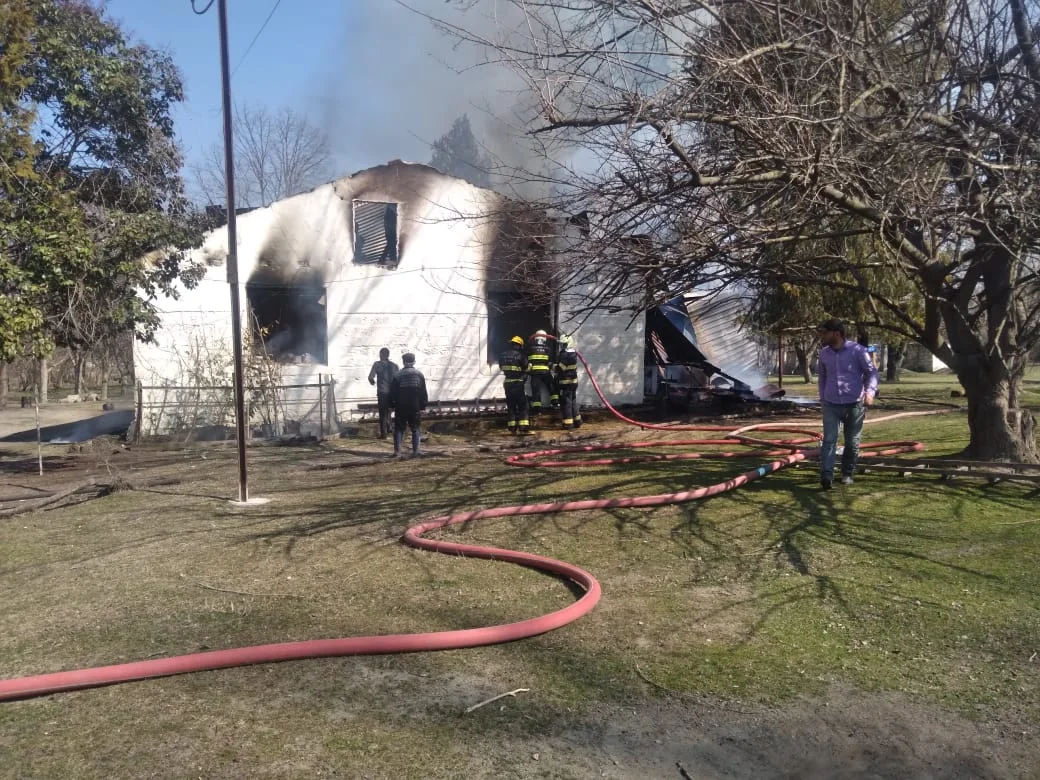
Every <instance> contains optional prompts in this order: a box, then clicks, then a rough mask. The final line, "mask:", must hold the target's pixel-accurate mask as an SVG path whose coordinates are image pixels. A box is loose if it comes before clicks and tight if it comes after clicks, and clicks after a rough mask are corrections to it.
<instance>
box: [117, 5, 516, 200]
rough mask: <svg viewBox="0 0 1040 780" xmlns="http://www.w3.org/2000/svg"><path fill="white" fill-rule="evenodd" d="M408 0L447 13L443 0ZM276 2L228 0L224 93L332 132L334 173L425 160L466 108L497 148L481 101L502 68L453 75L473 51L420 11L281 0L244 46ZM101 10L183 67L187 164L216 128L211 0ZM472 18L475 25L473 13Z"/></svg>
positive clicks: (179, 113)
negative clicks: (228, 76)
mask: <svg viewBox="0 0 1040 780" xmlns="http://www.w3.org/2000/svg"><path fill="white" fill-rule="evenodd" d="M412 1H413V4H414V5H416V6H419V7H421V8H424V9H428V10H431V11H433V12H435V13H451V9H450V7H449V6H447V5H446V4H445V3H444V2H443V0H412ZM205 3H206V0H196V4H197V5H198V6H199V7H203V6H204V5H205ZM274 7H275V0H229V2H228V29H229V33H228V34H229V42H230V52H231V58H230V61H231V67H232V69H233V70H234V69H235V68H236V67H237V71H236V72H235V75H234V78H233V81H232V96H233V98H234V100H235V101H236V102H241V103H247V104H250V105H252V106H266V107H268V108H271V109H274V110H277V109H279V108H282V107H283V106H287V107H291V108H293V109H295V110H298V111H301V112H304V113H306V114H307V115H308V116H309V117H310V118H311V120H312V121H313V122H314V123H315V124H317V125H319V126H321V127H322V128H324V129H325V130H326V131H327V132H328V133H329V136H330V139H331V141H332V146H333V151H334V154H335V157H336V160H335V164H336V168H337V169H338V173H340V174H346V173H351V172H353V171H356V170H360V169H362V168H366V167H369V166H371V165H377V164H380V163H384V162H386V161H388V160H391V159H395V158H401V159H405V160H412V161H417V162H426V161H427V160H428V159H429V157H430V150H429V144H430V143H431V142H432V141H433V140H435V139H436V138H437V137H439V136H440V135H441V134H442V133H444V132H445V131H447V129H448V128H449V127H450V126H451V123H452V121H453V120H454V119H455V118H456V117H457V116H459V115H460V114H462V113H464V112H465V113H468V114H469V116H470V118H471V120H472V123H473V125H474V129H475V130H476V132H477V133H478V135H483V136H484V137H485V138H486V139H487V142H488V143H489V144H490V145H492V146H494V145H495V143H494V140H495V139H493V138H488V136H494V135H495V134H496V128H500V126H499V125H498V124H497V123H496V122H495V121H494V120H492V119H491V115H492V114H495V113H498V112H497V111H496V107H493V106H490V105H489V102H491V103H499V104H501V103H502V98H503V95H505V94H506V93H505V91H504V90H503V89H502V79H504V78H508V77H507V75H506V74H505V73H504V72H501V71H495V72H493V71H490V70H488V69H480V70H479V71H469V72H467V73H465V74H461V75H460V74H458V73H456V71H455V69H454V66H455V65H457V64H458V62H459V60H458V58H459V57H460V56H468V57H470V58H472V56H473V55H472V53H470V54H467V55H460V54H459V53H458V52H456V51H453V49H452V42H450V41H448V40H446V39H445V38H443V37H442V36H441V35H440V34H439V33H437V32H436V31H434V29H433V27H432V26H431V24H430V23H429V21H427V20H426V19H424V18H422V17H421V16H418V15H416V14H414V13H412V12H410V11H409V10H407V9H406V8H404V7H402V6H401V5H400V4H398V3H396V2H394V0H282V2H281V3H280V4H278V7H277V9H276V10H275V12H274V16H273V17H272V18H271V21H270V23H269V24H268V25H267V27H266V28H265V29H264V30H263V32H262V34H261V35H260V37H259V39H258V40H257V41H256V43H255V44H254V45H253V48H252V49H251V50H250V51H249V52H248V54H246V49H247V47H248V46H249V43H250V41H252V39H253V37H254V36H255V35H256V34H257V32H258V31H259V30H260V28H261V27H262V25H263V24H264V20H265V19H266V18H267V16H268V14H269V13H271V11H272V9H273V8H274ZM106 8H107V13H108V15H109V16H110V17H112V18H113V19H116V20H117V21H119V22H120V23H121V24H122V26H123V28H124V29H125V30H126V31H127V32H128V33H129V35H130V37H131V38H132V39H134V40H138V41H141V42H143V43H147V44H149V45H151V46H153V47H156V48H164V49H167V50H169V51H170V53H171V54H172V56H173V58H174V61H175V62H176V63H177V65H178V66H179V67H180V69H181V71H182V73H183V75H184V82H185V91H186V94H187V99H186V101H185V103H183V104H181V105H180V106H178V107H177V109H176V112H175V118H176V122H177V133H178V136H179V139H180V142H181V145H182V147H183V149H184V152H185V156H186V159H187V162H188V163H191V162H192V161H195V160H197V159H198V158H199V157H200V156H201V154H202V152H203V151H204V150H205V149H206V148H207V147H208V146H210V145H211V144H214V143H219V142H220V140H221V132H222V117H221V93H220V59H219V48H218V32H217V15H216V4H214V6H213V8H212V9H211V10H210V11H209V13H207V14H205V15H202V16H199V15H197V14H195V13H194V12H193V11H192V9H191V2H190V0H108V2H107V3H106ZM469 23H471V24H472V25H475V26H478V27H479V26H480V25H482V24H484V22H483V21H482V20H481V18H480V17H479V16H477V15H474V14H470V16H469ZM243 55H245V56H244V57H243ZM453 58H454V64H453V66H452V67H449V66H448V65H447V64H445V63H446V61H447V60H452V59H453ZM499 134H500V130H499ZM188 178H189V179H190V177H188ZM189 183H190V182H189Z"/></svg>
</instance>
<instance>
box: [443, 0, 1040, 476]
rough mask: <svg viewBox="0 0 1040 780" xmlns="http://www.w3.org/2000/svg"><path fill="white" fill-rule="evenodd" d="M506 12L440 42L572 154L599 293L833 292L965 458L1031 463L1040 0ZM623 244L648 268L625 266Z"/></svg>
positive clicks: (569, 188)
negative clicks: (517, 87) (951, 428)
mask: <svg viewBox="0 0 1040 780" xmlns="http://www.w3.org/2000/svg"><path fill="white" fill-rule="evenodd" d="M513 4H514V5H515V6H516V7H517V9H518V11H519V12H520V13H522V15H523V18H524V22H523V25H522V26H520V27H518V28H516V29H514V30H502V31H501V36H500V37H499V38H498V39H496V40H489V39H487V38H486V37H484V36H477V35H472V34H470V33H468V32H467V31H466V30H464V29H460V28H458V27H456V28H454V29H453V30H452V32H453V33H454V34H455V35H458V36H460V37H462V38H464V39H466V40H469V41H471V42H473V43H476V44H479V45H480V46H481V47H483V48H484V50H488V51H491V52H492V58H493V59H495V60H497V61H507V62H509V63H512V64H513V65H514V66H515V67H516V68H517V69H518V71H519V72H520V74H521V76H522V77H523V78H525V79H526V82H527V83H528V84H529V85H530V87H531V89H532V90H533V91H534V92H535V93H536V94H537V96H538V99H539V101H540V105H541V107H542V108H541V117H540V121H539V123H538V126H537V127H535V128H534V132H535V133H537V134H539V135H542V136H546V137H551V138H553V139H555V141H556V143H557V148H564V149H566V150H567V152H569V153H570V155H571V156H570V157H565V158H563V165H564V167H565V169H566V170H567V176H566V180H565V181H561V182H559V186H558V191H559V192H561V193H563V196H562V197H561V198H560V199H559V201H558V203H557V204H556V205H560V206H562V207H564V208H567V209H569V210H570V211H572V213H573V212H575V211H578V210H587V211H588V212H589V213H590V214H591V215H593V216H594V217H595V219H596V221H597V223H598V225H599V226H600V231H599V233H598V235H594V240H592V241H590V242H589V244H588V251H589V253H590V259H591V260H592V261H593V262H595V263H596V272H597V273H599V274H603V273H606V274H609V275H610V276H611V278H613V279H614V280H615V283H614V284H613V285H608V286H607V287H606V288H605V289H606V290H608V293H607V294H608V295H612V296H613V295H616V294H617V293H618V292H621V291H626V290H628V291H639V290H642V289H645V288H646V287H647V286H648V285H649V286H651V287H652V288H653V292H654V294H655V295H657V296H661V297H663V296H664V295H671V294H672V292H673V291H674V290H682V289H689V288H693V287H697V286H704V285H716V286H723V285H728V284H734V283H737V284H749V283H759V284H762V283H765V284H770V283H774V282H776V281H777V280H783V281H785V282H787V283H789V284H791V285H795V286H798V287H812V286H820V285H821V284H826V285H829V286H837V287H840V288H842V289H845V290H847V291H849V292H850V293H852V294H854V295H855V296H858V297H860V298H862V300H863V301H864V303H865V305H866V306H867V307H868V309H869V310H870V311H872V312H877V317H876V320H877V322H878V323H879V325H880V326H881V327H884V328H887V329H888V330H889V331H890V332H892V333H894V334H896V335H898V336H902V337H905V338H908V339H912V340H914V341H917V342H919V343H921V344H923V345H924V346H926V347H927V348H928V349H929V350H931V351H932V352H933V353H934V354H935V355H937V356H938V357H939V358H940V359H942V360H943V361H945V362H946V363H947V364H948V365H949V366H950V367H951V368H952V369H953V370H954V371H955V372H956V374H957V376H958V378H959V379H960V380H961V382H962V384H963V385H964V387H965V389H966V391H967V396H968V404H969V425H970V429H971V444H970V446H969V450H968V454H970V455H975V456H978V457H983V458H994V459H1014V460H1036V459H1037V457H1038V455H1037V447H1036V442H1035V438H1034V420H1033V418H1032V416H1031V415H1030V414H1029V413H1028V412H1026V411H1024V410H1022V409H1020V408H1019V403H1018V400H1019V388H1020V385H1021V380H1022V375H1023V372H1024V370H1025V367H1026V360H1027V355H1028V353H1029V351H1030V348H1031V347H1032V346H1033V345H1035V344H1036V343H1037V342H1038V340H1040V261H1038V256H1040V255H1038V251H1040V202H1038V201H1040V190H1038V188H1037V186H1036V184H1037V175H1038V172H1040V169H1038V158H1040V154H1038V152H1040V55H1038V52H1037V38H1038V36H1040V10H1038V8H1037V5H1036V3H1035V2H1032V0H901V1H900V2H893V1H892V0H793V1H792V2H775V0H718V2H714V1H713V0H693V1H692V2H687V1H686V0H661V1H660V2H647V1H646V0H578V1H577V2H575V1H574V0H546V1H545V2H542V3H537V4H530V3H526V2H522V0H515V1H514V2H513ZM590 160H591V161H592V164H590ZM633 232H640V233H642V234H646V235H649V236H651V237H652V238H653V241H654V242H655V244H656V245H655V246H654V247H653V251H648V252H641V253H638V254H633V253H631V252H629V251H626V244H625V241H624V239H625V237H626V236H628V235H630V234H631V233H633ZM856 237H858V238H859V239H861V240H864V241H869V242H870V245H871V250H872V251H870V252H865V253H859V252H855V253H850V252H846V251H844V246H843V243H842V242H844V241H845V240H847V239H850V238H856ZM839 239H840V241H839ZM795 246H798V247H800V249H799V251H798V252H793V251H792V252H786V253H785V252H780V253H776V252H772V251H770V252H764V251H763V250H765V249H771V248H784V247H795ZM908 288H909V289H911V290H912V291H913V295H912V296H908V295H907V294H906V293H907V289H908ZM915 302H917V303H919V304H920V305H919V306H917V305H915ZM592 303H593V304H596V303H599V302H598V301H593V302H592Z"/></svg>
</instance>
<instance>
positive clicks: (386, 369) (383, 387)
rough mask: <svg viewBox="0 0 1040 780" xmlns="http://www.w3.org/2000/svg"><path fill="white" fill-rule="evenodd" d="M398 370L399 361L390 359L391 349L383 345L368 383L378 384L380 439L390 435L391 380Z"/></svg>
mask: <svg viewBox="0 0 1040 780" xmlns="http://www.w3.org/2000/svg"><path fill="white" fill-rule="evenodd" d="M397 371H398V368H397V363H395V362H394V361H392V360H391V359H390V350H389V349H387V348H386V347H383V348H382V349H381V350H379V360H377V361H376V362H375V363H373V364H372V370H371V371H369V372H368V383H369V384H370V385H375V386H376V400H377V401H378V403H379V438H380V439H385V438H386V437H387V436H389V435H390V380H392V379H393V378H394V376H396V375H397Z"/></svg>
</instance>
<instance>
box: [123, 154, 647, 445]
mask: <svg viewBox="0 0 1040 780" xmlns="http://www.w3.org/2000/svg"><path fill="white" fill-rule="evenodd" d="M237 228H238V247H237V249H238V251H237V257H238V279H239V285H240V287H239V289H240V298H241V303H242V311H241V312H240V314H241V321H242V329H243V335H244V341H245V342H246V344H245V346H244V350H245V353H246V363H247V370H246V380H247V381H246V384H247V385H249V386H252V387H253V388H254V389H253V390H251V391H250V392H251V394H250V399H251V401H250V413H251V419H252V421H253V422H254V423H255V422H257V421H258V415H259V421H261V422H263V421H270V420H269V418H272V419H273V418H276V417H279V416H281V417H282V418H283V419H284V420H285V421H292V422H294V423H295V424H298V425H300V426H301V429H306V428H315V427H317V425H318V423H319V420H321V424H322V425H326V424H327V422H328V420H329V418H330V416H331V417H332V418H333V419H334V420H337V421H343V420H346V419H350V418H351V417H353V416H355V415H356V412H357V410H358V408H359V407H362V406H364V405H365V404H368V403H371V402H372V401H374V400H375V391H374V388H373V387H371V385H370V384H369V383H368V381H367V376H368V372H369V368H370V367H371V365H372V362H373V361H374V360H375V359H376V357H377V354H378V352H379V349H380V348H381V347H384V346H386V347H389V348H390V350H391V354H392V357H393V359H394V360H396V361H397V362H400V359H399V358H400V355H401V353H402V352H406V351H410V352H414V353H415V354H416V356H417V359H418V366H419V367H420V368H421V369H422V371H423V372H424V373H425V374H426V377H427V383H428V386H429V390H430V395H431V399H432V400H437V401H442V402H444V401H452V400H455V399H470V400H474V399H490V398H494V397H501V396H502V384H501V375H500V372H499V371H498V367H497V363H496V356H497V353H498V352H499V351H500V350H501V349H502V347H503V346H504V345H505V343H506V342H508V340H509V338H510V337H511V336H513V335H522V336H525V337H526V336H527V335H529V334H530V333H532V332H533V331H534V330H536V329H538V328H545V329H547V330H552V331H557V332H569V333H573V334H574V335H575V336H576V338H577V340H578V345H579V348H580V350H581V352H582V354H583V356H584V357H585V358H586V360H588V361H589V363H590V365H591V366H592V367H593V370H594V371H595V373H596V377H597V380H598V381H599V383H600V385H601V387H602V389H603V391H604V393H605V394H606V396H607V397H608V399H609V400H610V401H611V403H615V404H617V403H630V402H639V401H641V400H642V396H643V387H642V384H643V347H644V344H643V341H644V334H643V329H642V328H643V325H642V322H641V320H639V319H638V318H637V320H636V321H635V322H633V321H632V319H631V316H630V315H629V314H625V313H608V312H602V311H593V312H591V313H590V312H583V311H581V310H582V308H583V306H582V301H583V300H585V297H586V296H585V292H586V289H585V288H587V287H588V285H589V284H590V283H589V281H588V278H587V276H585V277H582V281H581V283H580V284H577V283H575V282H573V281H571V280H572V279H573V278H574V276H573V274H571V273H570V272H569V264H568V254H567V251H566V246H567V244H568V242H573V241H575V240H580V227H579V226H576V225H575V224H574V220H568V219H562V218H561V219H556V218H551V217H549V216H547V215H546V214H544V212H539V211H537V210H535V209H533V208H531V207H529V206H527V205H526V204H523V203H518V202H516V201H511V200H509V199H507V198H505V197H504V196H502V195H500V194H498V193H495V192H492V191H490V190H486V189H481V188H478V187H475V186H473V185H471V184H469V183H467V182H465V181H462V180H461V179H456V178H453V177H451V176H447V175H444V174H442V173H440V172H438V171H437V170H435V169H433V168H431V167H428V166H425V165H417V164H412V163H406V162H401V161H393V162H391V163H388V164H386V165H381V166H378V167H375V168H371V169H368V170H364V171H360V172H358V173H356V174H354V175H351V176H348V177H345V178H343V179H339V180H337V181H334V182H331V183H329V184H325V185H322V186H320V187H318V188H316V189H314V190H312V191H311V192H307V193H304V194H301V195H297V196H295V197H292V198H287V199H285V200H282V201H279V202H277V203H274V204H272V205H271V206H269V207H267V208H261V209H256V210H253V211H250V212H248V213H245V214H242V215H241V216H240V217H239V218H238V219H237ZM193 259H195V260H196V261H199V262H201V263H204V264H205V267H206V271H205V275H204V277H203V278H202V280H201V282H199V284H198V285H196V286H195V287H194V288H192V289H182V290H180V291H179V295H178V296H177V297H176V298H163V299H160V300H159V301H157V305H158V308H159V310H160V313H161V317H162V326H161V328H160V329H159V331H158V332H157V334H156V338H155V342H154V343H149V344H137V345H136V347H135V355H134V367H135V372H136V377H137V380H138V382H139V383H140V385H141V386H142V404H141V406H142V414H141V416H140V418H141V419H140V425H141V429H142V431H143V432H146V433H151V432H154V433H161V432H165V431H168V430H170V429H174V428H181V427H198V426H200V425H206V424H216V425H219V424H221V423H226V422H227V420H228V419H230V414H231V409H230V408H229V398H228V396H227V394H226V392H224V394H223V395H220V394H219V393H218V391H217V390H211V389H210V388H226V387H227V386H228V385H230V383H231V379H232V359H231V355H232V350H231V316H230V307H231V297H230V291H229V286H228V278H227V267H226V260H227V230H226V228H219V229H217V230H214V231H213V232H211V233H210V234H209V235H208V236H207V237H206V239H205V242H204V244H203V246H202V247H200V248H199V249H197V250H195V252H194V258H193ZM579 322H580V326H579V324H578V323H579ZM261 380H264V381H266V382H267V383H268V384H269V385H270V384H271V383H277V384H279V385H281V386H282V388H283V389H281V390H280V393H281V395H280V396H279V399H280V400H279V401H278V404H280V405H281V406H282V407H283V408H281V409H280V410H275V413H274V414H272V413H271V412H272V410H270V409H267V410H266V411H265V409H264V405H263V403H264V401H263V399H264V396H265V393H264V392H263V390H262V388H261V389H258V388H257V387H256V386H257V385H258V384H261V385H262V384H263V382H262V381H261ZM319 384H320V385H322V387H323V389H322V390H321V391H316V390H315V389H314V388H316V387H317V386H318V385H319ZM579 400H580V402H581V403H584V404H598V403H599V401H598V398H597V397H596V396H595V394H594V392H593V390H592V388H591V386H590V383H588V382H583V383H582V385H581V396H580V398H579ZM279 411H280V415H279V413H278V412H279Z"/></svg>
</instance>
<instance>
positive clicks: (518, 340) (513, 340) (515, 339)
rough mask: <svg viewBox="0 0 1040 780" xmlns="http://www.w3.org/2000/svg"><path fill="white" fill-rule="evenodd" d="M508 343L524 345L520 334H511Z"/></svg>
mask: <svg viewBox="0 0 1040 780" xmlns="http://www.w3.org/2000/svg"><path fill="white" fill-rule="evenodd" d="M509 343H510V344H519V345H520V346H521V347H522V346H523V345H524V340H523V339H522V338H521V337H520V336H513V338H511V339H509Z"/></svg>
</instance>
